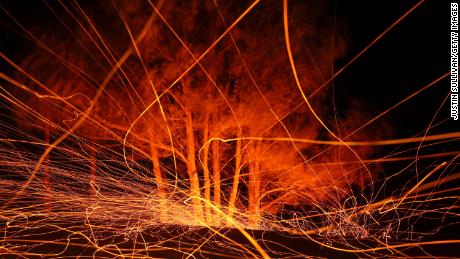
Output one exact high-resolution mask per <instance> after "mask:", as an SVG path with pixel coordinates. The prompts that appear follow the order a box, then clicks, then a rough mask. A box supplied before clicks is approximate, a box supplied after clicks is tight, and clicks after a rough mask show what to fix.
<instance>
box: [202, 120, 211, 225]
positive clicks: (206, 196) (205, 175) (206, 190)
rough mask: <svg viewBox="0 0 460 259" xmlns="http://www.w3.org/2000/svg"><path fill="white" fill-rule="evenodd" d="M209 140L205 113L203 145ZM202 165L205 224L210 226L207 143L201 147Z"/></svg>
mask: <svg viewBox="0 0 460 259" xmlns="http://www.w3.org/2000/svg"><path fill="white" fill-rule="evenodd" d="M208 138H209V112H206V116H205V124H204V129H203V144H205V143H206V141H208ZM202 154H203V156H202V159H201V160H202V163H203V178H204V200H205V216H206V222H207V223H208V224H210V223H211V222H212V214H211V213H212V212H211V206H210V203H211V180H210V178H209V175H210V172H209V163H208V162H209V143H208V144H206V145H205V146H204V147H203V152H202Z"/></svg>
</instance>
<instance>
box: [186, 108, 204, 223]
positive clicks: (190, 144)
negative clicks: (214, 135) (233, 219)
mask: <svg viewBox="0 0 460 259" xmlns="http://www.w3.org/2000/svg"><path fill="white" fill-rule="evenodd" d="M185 116H186V130H185V131H186V139H187V160H188V161H187V172H188V176H189V178H190V192H191V193H190V194H191V196H192V197H193V198H192V205H193V207H194V214H195V217H197V219H198V220H200V221H203V220H204V218H203V210H202V203H201V193H200V181H199V179H198V172H197V171H196V163H195V136H194V132H193V118H192V112H191V111H190V110H189V109H186V111H185Z"/></svg>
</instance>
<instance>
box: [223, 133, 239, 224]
mask: <svg viewBox="0 0 460 259" xmlns="http://www.w3.org/2000/svg"><path fill="white" fill-rule="evenodd" d="M241 136H242V132H241V129H240V130H238V134H237V140H236V151H235V172H234V174H233V185H232V192H231V193H230V200H229V202H228V212H227V214H228V216H229V217H232V216H233V213H234V212H235V202H236V197H237V196H238V185H239V183H240V170H241Z"/></svg>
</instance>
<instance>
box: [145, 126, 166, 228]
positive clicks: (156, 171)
mask: <svg viewBox="0 0 460 259" xmlns="http://www.w3.org/2000/svg"><path fill="white" fill-rule="evenodd" d="M149 134H150V158H151V160H152V166H153V175H154V176H155V182H156V184H157V191H158V198H159V210H160V222H165V221H166V220H167V219H166V215H167V213H166V212H167V207H166V206H165V202H166V193H165V182H164V179H163V174H162V172H161V166H160V159H159V158H158V149H157V147H156V146H155V145H154V134H153V132H152V131H150V130H149Z"/></svg>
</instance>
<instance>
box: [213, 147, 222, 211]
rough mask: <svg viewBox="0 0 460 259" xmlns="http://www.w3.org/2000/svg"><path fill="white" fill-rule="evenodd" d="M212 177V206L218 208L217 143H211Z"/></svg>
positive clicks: (218, 172)
mask: <svg viewBox="0 0 460 259" xmlns="http://www.w3.org/2000/svg"><path fill="white" fill-rule="evenodd" d="M212 176H213V181H214V197H213V198H214V205H215V206H216V207H217V208H220V153H219V142H218V141H217V140H214V141H213V142H212Z"/></svg>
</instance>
